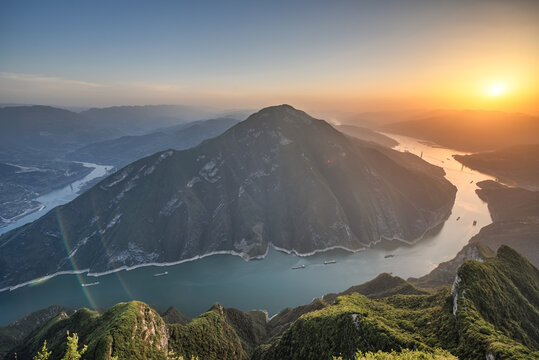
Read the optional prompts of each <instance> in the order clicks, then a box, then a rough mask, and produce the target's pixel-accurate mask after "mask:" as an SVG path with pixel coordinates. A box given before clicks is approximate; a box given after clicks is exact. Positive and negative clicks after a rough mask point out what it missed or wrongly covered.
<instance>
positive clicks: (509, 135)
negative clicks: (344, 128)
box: [377, 110, 539, 152]
mask: <svg viewBox="0 0 539 360" xmlns="http://www.w3.org/2000/svg"><path fill="white" fill-rule="evenodd" d="M377 129H379V130H383V131H385V132H390V133H396V134H401V135H407V136H411V137H414V138H418V139H423V140H427V141H431V142H434V143H436V144H439V145H442V146H444V147H448V148H452V149H456V150H462V151H471V152H477V151H489V150H495V149H500V148H504V147H509V146H514V145H520V144H537V143H539V117H534V116H529V115H525V114H518V113H504V112H499V111H479V110H461V111H459V110H451V111H450V110H439V111H433V112H430V113H428V114H426V115H424V116H422V117H418V118H415V119H413V120H406V121H402V122H393V123H389V124H387V123H386V124H383V125H380V126H379V127H377Z"/></svg>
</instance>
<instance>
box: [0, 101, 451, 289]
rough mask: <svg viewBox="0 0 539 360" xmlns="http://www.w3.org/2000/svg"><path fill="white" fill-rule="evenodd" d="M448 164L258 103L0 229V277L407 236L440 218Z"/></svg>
mask: <svg viewBox="0 0 539 360" xmlns="http://www.w3.org/2000/svg"><path fill="white" fill-rule="evenodd" d="M443 175H444V172H443V170H442V169H441V168H439V167H436V166H433V165H430V164H428V163H426V162H424V161H423V160H421V159H419V158H418V157H417V156H415V155H412V154H410V153H400V152H397V151H394V150H391V149H388V148H385V147H380V146H377V145H375V144H372V143H366V142H362V141H359V140H357V139H353V138H351V137H348V136H345V135H343V134H342V133H340V132H338V131H336V130H335V129H334V128H333V127H331V126H330V125H329V124H328V123H326V122H324V121H322V120H316V119H313V118H311V117H310V116H308V115H307V114H305V113H304V112H301V111H298V110H296V109H294V108H292V107H290V106H287V105H283V106H277V107H271V108H266V109H263V110H261V111H260V112H258V113H256V114H253V115H252V116H250V117H249V118H248V119H247V120H245V121H243V122H241V123H239V124H238V125H236V126H234V127H232V128H231V129H229V130H228V131H226V132H225V133H224V134H222V135H220V136H218V137H216V138H214V139H211V140H207V141H205V142H203V143H202V144H200V145H199V146H197V147H196V148H193V149H189V150H185V151H173V150H169V151H165V152H162V153H158V154H155V155H153V156H150V157H147V158H144V159H141V160H139V161H137V162H135V163H132V164H130V165H129V166H127V167H125V168H123V169H122V170H120V171H118V172H117V173H115V174H114V175H112V176H111V177H109V178H107V179H105V180H103V181H102V182H101V183H99V184H97V185H96V186H95V187H93V188H92V189H91V190H89V191H87V192H85V193H84V194H83V195H81V196H80V197H78V198H77V199H75V200H74V201H72V202H71V203H69V204H66V205H64V206H61V207H58V208H56V209H54V210H52V211H51V212H49V213H48V214H47V215H45V216H44V217H42V218H41V219H39V220H38V221H36V222H34V223H32V224H29V225H27V226H24V227H22V228H19V229H16V230H13V231H11V232H9V233H7V234H4V235H2V237H0V248H1V249H2V251H1V252H0V272H1V273H2V274H5V276H4V277H3V278H2V279H0V288H4V287H6V286H9V285H14V284H18V283H21V282H24V281H29V280H32V279H35V278H38V277H40V276H44V275H47V274H53V273H56V272H59V271H70V270H73V267H72V263H76V264H78V268H79V269H89V270H90V271H91V272H103V271H109V270H113V269H118V268H120V267H123V266H134V265H139V264H144V263H154V262H175V261H179V260H182V259H189V258H195V257H197V256H201V255H204V254H209V253H215V252H232V253H236V254H241V255H242V256H243V257H245V258H252V257H260V256H263V255H264V254H265V253H266V251H267V249H268V246H269V245H270V244H274V245H275V246H276V247H278V248H281V249H285V250H287V251H293V252H296V253H300V254H307V253H311V252H314V251H317V250H323V249H326V248H330V247H342V248H347V249H360V248H362V247H364V246H368V245H369V244H372V243H373V242H376V241H379V240H380V239H381V238H388V239H392V238H396V239H402V240H404V241H408V242H412V241H414V240H416V239H418V238H420V237H421V236H422V234H423V233H424V232H425V231H426V230H428V229H429V228H431V227H433V226H435V225H438V224H439V223H441V222H442V221H444V220H445V219H446V218H447V216H448V214H449V212H450V210H451V208H452V205H453V202H454V199H455V192H456V188H455V187H454V186H453V185H452V184H450V183H449V182H448V181H447V180H446V179H445V178H444V176H443Z"/></svg>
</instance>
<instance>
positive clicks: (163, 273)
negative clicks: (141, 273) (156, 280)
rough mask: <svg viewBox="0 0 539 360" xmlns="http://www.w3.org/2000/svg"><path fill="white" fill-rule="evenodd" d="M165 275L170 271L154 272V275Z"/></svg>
mask: <svg viewBox="0 0 539 360" xmlns="http://www.w3.org/2000/svg"><path fill="white" fill-rule="evenodd" d="M163 275H168V271H165V272H162V273H158V274H153V276H163Z"/></svg>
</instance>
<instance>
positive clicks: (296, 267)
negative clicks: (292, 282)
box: [292, 265, 305, 270]
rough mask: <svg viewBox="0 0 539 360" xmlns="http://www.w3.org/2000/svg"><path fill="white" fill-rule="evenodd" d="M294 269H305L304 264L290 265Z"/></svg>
mask: <svg viewBox="0 0 539 360" xmlns="http://www.w3.org/2000/svg"><path fill="white" fill-rule="evenodd" d="M296 269H305V265H298V266H293V267H292V270H296Z"/></svg>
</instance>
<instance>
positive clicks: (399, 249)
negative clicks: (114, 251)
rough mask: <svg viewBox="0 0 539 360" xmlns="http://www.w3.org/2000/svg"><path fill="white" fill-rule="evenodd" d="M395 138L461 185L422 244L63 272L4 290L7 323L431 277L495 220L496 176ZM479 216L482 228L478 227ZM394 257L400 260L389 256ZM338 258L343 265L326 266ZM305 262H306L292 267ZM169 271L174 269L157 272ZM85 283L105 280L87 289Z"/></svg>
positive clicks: (191, 310)
mask: <svg viewBox="0 0 539 360" xmlns="http://www.w3.org/2000/svg"><path fill="white" fill-rule="evenodd" d="M390 136H392V137H394V138H395V139H397V140H398V141H399V142H400V143H401V145H400V146H399V148H398V149H399V150H402V151H410V152H413V153H416V154H418V155H420V154H421V152H423V158H424V159H425V160H426V161H429V162H431V163H433V164H435V165H439V166H443V167H444V168H445V170H446V172H447V178H448V180H449V181H451V182H452V183H453V184H455V185H456V186H457V187H458V189H459V190H458V192H457V198H456V202H455V206H454V207H453V210H452V214H451V216H450V217H449V219H448V220H447V221H446V222H445V223H444V224H443V225H442V226H440V227H438V228H437V229H435V230H433V231H432V232H431V233H430V234H428V235H427V236H425V237H424V238H423V239H422V240H421V241H419V242H418V243H416V244H415V245H406V244H403V243H400V242H384V243H382V244H379V245H377V246H375V247H374V248H371V249H367V250H365V251H361V252H357V253H347V252H344V251H340V250H335V251H329V252H325V253H320V254H316V255H313V256H309V257H304V258H301V257H297V256H294V255H288V254H284V253H281V252H278V251H275V250H273V249H270V251H269V253H268V256H267V257H266V258H265V259H263V260H253V261H249V262H246V261H244V260H243V259H241V258H240V257H237V256H232V255H213V256H209V257H206V258H203V259H199V260H196V261H192V262H187V263H183V264H178V265H172V266H167V267H156V266H149V267H142V268H138V269H134V270H130V271H120V272H117V273H113V274H108V275H104V276H100V277H97V278H96V277H92V276H86V275H81V276H80V277H79V276H77V275H60V276H57V277H54V278H51V279H49V280H47V281H44V282H41V283H39V284H32V285H29V286H24V287H21V288H18V289H15V290H13V291H4V292H2V293H0V325H5V324H7V323H9V322H11V321H14V320H16V319H18V318H20V317H22V316H24V315H26V314H28V313H29V312H32V311H35V310H38V309H41V308H44V307H47V306H49V305H52V304H60V305H64V306H68V307H72V308H75V309H77V308H81V307H88V308H99V309H106V308H108V307H110V306H112V305H114V304H116V303H118V302H121V301H129V300H141V301H144V302H146V303H148V304H150V305H152V306H154V307H155V308H157V309H158V310H166V308H168V307H169V306H176V307H177V308H178V309H179V310H180V311H181V312H182V313H184V314H185V315H187V316H191V317H193V316H196V315H198V314H200V313H202V312H204V311H206V310H207V309H209V308H210V307H211V306H212V304H213V303H215V302H219V303H221V304H222V305H224V306H226V307H235V308H238V309H241V310H246V311H248V310H253V309H264V310H267V311H268V312H269V315H270V316H271V315H273V314H275V313H277V312H278V311H280V310H282V309H283V308H285V307H293V306H297V305H301V304H305V303H308V302H310V301H311V300H312V299H313V298H315V297H320V296H322V295H323V294H326V293H329V292H340V291H343V290H345V289H346V288H348V287H350V286H352V285H357V284H360V283H363V282H365V281H367V280H370V279H372V278H374V277H376V276H377V275H378V274H380V273H382V272H389V273H393V275H398V276H401V277H403V278H407V277H410V276H414V277H417V276H421V275H424V274H426V273H428V272H429V271H430V270H432V269H433V268H434V267H435V266H436V265H437V264H439V263H440V262H443V261H446V260H449V259H451V258H453V257H454V256H455V254H456V253H457V252H458V251H459V250H460V249H461V248H462V247H463V246H464V245H465V244H466V243H467V242H468V240H469V239H470V238H471V237H472V236H473V235H475V234H476V233H477V232H479V230H480V228H481V227H482V226H485V225H487V224H489V223H491V219H490V215H489V213H488V209H487V206H486V204H485V203H484V202H483V201H481V200H480V199H479V198H478V197H477V195H476V194H475V189H476V188H477V187H476V186H475V183H476V182H477V181H481V180H485V179H490V177H488V176H486V175H484V174H480V173H478V172H475V171H472V170H469V169H466V168H462V166H461V165H460V164H459V163H458V162H456V161H455V160H453V159H452V157H451V155H453V154H457V153H459V152H457V151H453V150H448V149H442V148H432V147H429V146H427V145H424V144H421V143H419V142H417V141H416V140H414V139H411V138H406V137H402V136H394V135H390ZM442 161H443V162H442ZM458 217H460V220H458V221H457V220H456V219H457V218H458ZM474 220H477V223H478V224H477V226H473V225H472V223H473V221H474ZM390 254H391V255H394V257H390V258H385V256H386V255H390ZM333 259H334V260H336V261H337V263H336V264H331V265H324V264H323V262H324V261H326V260H333ZM300 264H304V265H306V267H305V268H304V269H297V270H292V269H291V268H292V267H293V266H297V265H300ZM165 271H166V272H168V274H166V275H163V276H157V277H156V276H154V275H155V274H159V273H163V272H165ZM81 282H83V283H86V284H90V283H95V282H99V284H96V285H92V286H88V287H82V286H81Z"/></svg>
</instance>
